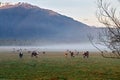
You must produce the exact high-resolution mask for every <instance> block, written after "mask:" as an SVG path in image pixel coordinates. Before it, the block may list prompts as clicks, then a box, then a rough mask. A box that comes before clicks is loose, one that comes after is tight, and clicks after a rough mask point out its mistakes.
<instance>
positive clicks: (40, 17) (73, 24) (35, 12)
mask: <svg viewBox="0 0 120 80" xmlns="http://www.w3.org/2000/svg"><path fill="white" fill-rule="evenodd" d="M90 29H91V28H90V26H88V25H86V24H84V23H81V22H78V21H76V20H74V19H73V18H70V17H67V16H65V15H61V14H59V13H57V12H54V11H52V10H48V9H42V8H39V7H37V6H33V5H31V4H28V3H18V4H14V5H10V4H8V5H4V6H1V7H0V40H6V39H7V40H40V41H41V40H42V41H49V42H65V41H66V42H77V41H84V40H86V39H87V37H86V35H87V34H88V33H89V30H90Z"/></svg>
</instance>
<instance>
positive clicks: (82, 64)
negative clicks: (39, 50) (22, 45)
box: [0, 52, 120, 80]
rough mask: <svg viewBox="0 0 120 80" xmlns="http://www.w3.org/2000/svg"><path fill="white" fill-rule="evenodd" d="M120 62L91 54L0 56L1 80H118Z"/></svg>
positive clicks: (14, 54) (53, 53) (8, 54)
mask: <svg viewBox="0 0 120 80" xmlns="http://www.w3.org/2000/svg"><path fill="white" fill-rule="evenodd" d="M119 79H120V59H106V58H102V57H101V56H100V55H99V54H95V53H91V54H90V57H89V58H88V59H84V58H83V57H82V53H81V54H79V55H78V56H75V57H74V58H71V57H70V56H68V57H65V56H64V52H47V53H46V54H39V56H38V58H35V57H33V58H31V56H30V54H28V53H24V56H23V58H22V59H20V58H19V56H18V53H12V52H9V53H4V52H1V53H0V80H119Z"/></svg>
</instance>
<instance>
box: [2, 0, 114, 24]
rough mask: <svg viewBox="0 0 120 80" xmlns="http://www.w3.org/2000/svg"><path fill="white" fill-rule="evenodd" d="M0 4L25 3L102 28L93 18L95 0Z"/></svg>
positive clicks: (11, 0) (10, 0)
mask: <svg viewBox="0 0 120 80" xmlns="http://www.w3.org/2000/svg"><path fill="white" fill-rule="evenodd" d="M113 1H114V2H115V0H113ZM0 2H3V3H4V2H12V3H17V2H27V3H30V4H33V5H36V6H39V7H40V8H45V9H50V10H53V11H55V12H58V13H60V14H62V15H66V16H68V17H72V18H73V19H75V20H77V21H80V22H83V23H85V24H87V25H90V26H102V25H101V24H100V23H99V22H98V21H97V18H96V16H95V13H96V10H97V4H96V2H97V0H0Z"/></svg>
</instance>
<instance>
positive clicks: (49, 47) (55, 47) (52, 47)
mask: <svg viewBox="0 0 120 80" xmlns="http://www.w3.org/2000/svg"><path fill="white" fill-rule="evenodd" d="M96 46H97V47H99V48H100V49H102V50H106V49H107V48H106V47H105V46H101V45H96ZM19 49H22V50H23V51H25V50H26V51H34V50H36V51H66V50H77V51H86V50H87V51H98V50H97V49H96V48H95V47H93V45H91V44H90V43H80V44H53V45H52V44H51V45H45V46H43V45H42V46H0V51H16V50H19Z"/></svg>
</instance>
